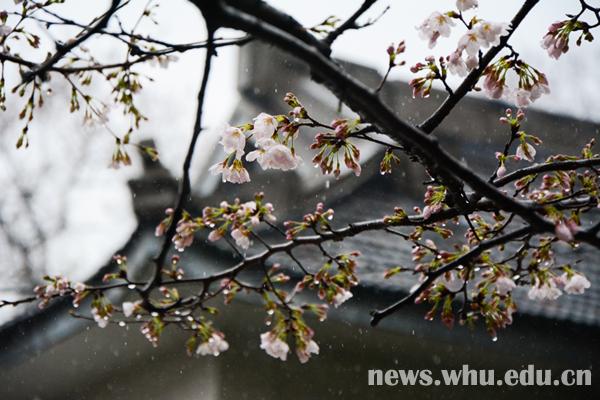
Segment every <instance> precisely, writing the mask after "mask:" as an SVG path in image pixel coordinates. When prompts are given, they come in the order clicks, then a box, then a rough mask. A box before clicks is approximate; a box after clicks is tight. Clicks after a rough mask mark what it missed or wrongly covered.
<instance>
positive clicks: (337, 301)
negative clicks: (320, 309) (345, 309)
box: [333, 289, 353, 308]
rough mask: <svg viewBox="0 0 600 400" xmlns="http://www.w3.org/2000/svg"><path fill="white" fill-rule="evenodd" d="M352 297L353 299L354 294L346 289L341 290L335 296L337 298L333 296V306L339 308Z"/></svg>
mask: <svg viewBox="0 0 600 400" xmlns="http://www.w3.org/2000/svg"><path fill="white" fill-rule="evenodd" d="M352 297H353V294H352V292H351V291H349V290H346V289H341V290H340V291H339V292H337V293H336V294H335V296H333V305H334V307H335V308H338V307H339V306H341V305H342V304H343V303H345V302H346V301H348V300H349V299H351V298H352Z"/></svg>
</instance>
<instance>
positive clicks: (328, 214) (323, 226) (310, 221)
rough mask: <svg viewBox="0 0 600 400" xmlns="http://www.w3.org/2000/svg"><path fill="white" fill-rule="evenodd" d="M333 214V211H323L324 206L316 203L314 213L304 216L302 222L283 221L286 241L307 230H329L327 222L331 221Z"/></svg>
mask: <svg viewBox="0 0 600 400" xmlns="http://www.w3.org/2000/svg"><path fill="white" fill-rule="evenodd" d="M333 214H334V211H333V209H331V208H329V209H327V210H325V205H324V204H323V203H318V204H317V207H316V208H315V212H314V213H309V214H306V215H305V216H304V218H303V219H302V221H285V222H284V223H283V226H285V228H286V232H285V233H286V237H287V239H288V240H293V239H294V238H295V237H296V236H298V234H299V233H300V232H302V231H304V230H306V229H308V228H311V229H312V230H314V231H320V230H331V225H330V224H329V222H330V221H331V220H332V219H333Z"/></svg>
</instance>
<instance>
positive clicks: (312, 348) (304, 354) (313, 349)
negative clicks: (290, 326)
mask: <svg viewBox="0 0 600 400" xmlns="http://www.w3.org/2000/svg"><path fill="white" fill-rule="evenodd" d="M311 354H319V345H318V344H317V342H315V341H314V340H310V341H309V342H308V343H306V346H305V347H304V348H302V349H297V350H296V355H297V356H298V360H300V362H301V363H302V364H304V363H306V362H308V360H309V359H310V355H311Z"/></svg>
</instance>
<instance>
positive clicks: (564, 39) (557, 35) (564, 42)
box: [542, 21, 569, 60]
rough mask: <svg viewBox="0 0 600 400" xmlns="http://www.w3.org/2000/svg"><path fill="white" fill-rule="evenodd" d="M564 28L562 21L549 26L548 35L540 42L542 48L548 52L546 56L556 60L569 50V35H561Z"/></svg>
mask: <svg viewBox="0 0 600 400" xmlns="http://www.w3.org/2000/svg"><path fill="white" fill-rule="evenodd" d="M564 26H565V22H564V21H558V22H555V23H553V24H552V25H550V27H549V28H548V33H546V35H545V36H544V38H543V40H542V48H544V49H546V50H547V51H548V55H549V56H550V57H552V58H554V59H555V60H558V59H559V58H560V56H561V55H563V54H564V53H566V52H567V51H568V50H569V35H568V33H567V34H566V35H565V34H564V33H562V29H561V28H563V27H564Z"/></svg>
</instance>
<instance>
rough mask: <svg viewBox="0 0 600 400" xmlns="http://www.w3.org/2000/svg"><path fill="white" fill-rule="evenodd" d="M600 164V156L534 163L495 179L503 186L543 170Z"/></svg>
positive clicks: (560, 169)
mask: <svg viewBox="0 0 600 400" xmlns="http://www.w3.org/2000/svg"><path fill="white" fill-rule="evenodd" d="M597 165H600V158H589V159H585V160H572V161H571V160H570V161H557V162H551V163H546V164H538V165H532V166H531V167H526V168H521V169H519V170H517V171H514V172H511V173H510V174H506V175H505V176H503V177H502V178H498V179H496V180H495V181H494V186H497V187H502V186H504V185H506V184H507V183H510V182H513V181H516V180H517V179H520V178H523V177H525V176H527V175H533V174H540V173H543V172H552V171H572V170H575V169H578V168H585V167H593V166H597Z"/></svg>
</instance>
